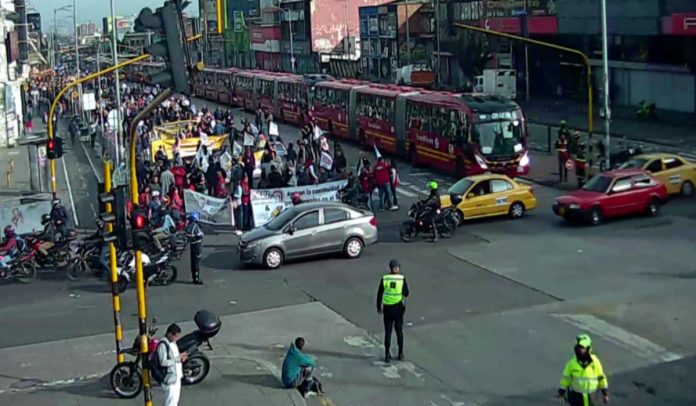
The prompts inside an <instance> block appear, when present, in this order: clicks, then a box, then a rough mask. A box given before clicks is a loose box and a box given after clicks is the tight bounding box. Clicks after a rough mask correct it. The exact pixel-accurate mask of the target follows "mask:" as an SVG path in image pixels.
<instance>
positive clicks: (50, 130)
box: [48, 54, 150, 198]
mask: <svg viewBox="0 0 696 406" xmlns="http://www.w3.org/2000/svg"><path fill="white" fill-rule="evenodd" d="M149 57H150V55H147V54H145V55H140V56H138V57H135V58H133V59H129V60H127V61H124V62H122V63H120V64H118V65H116V66H112V67H109V68H106V69H104V70H100V71H98V72H95V73H92V74H91V75H87V76H85V77H83V78H78V79H77V80H75V81H73V82H70V83H68V84H67V85H66V86H65V87H64V88H62V89H60V91H59V92H58V93H57V94H56V97H55V98H54V99H53V103H51V107H50V109H49V110H48V139H49V140H51V139H53V136H54V134H55V128H54V127H53V114H54V113H55V111H56V107H58V102H59V101H60V99H61V97H63V95H64V94H65V92H67V91H68V90H70V89H72V88H73V87H75V86H77V85H79V84H80V83H84V82H87V81H89V80H94V79H95V78H97V77H99V76H101V75H104V74H107V73H109V72H112V71H114V70H115V69H118V68H123V67H124V66H128V65H130V64H132V63H135V62H140V61H142V60H145V59H147V58H149ZM50 161H51V164H50V172H51V193H53V197H54V198H55V197H56V191H57V185H56V160H55V159H51V160H50Z"/></svg>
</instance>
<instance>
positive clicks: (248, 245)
mask: <svg viewBox="0 0 696 406" xmlns="http://www.w3.org/2000/svg"><path fill="white" fill-rule="evenodd" d="M257 245H259V240H256V241H249V242H247V243H246V244H245V246H244V248H245V249H251V248H256V246H257Z"/></svg>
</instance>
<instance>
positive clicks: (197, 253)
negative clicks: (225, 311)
mask: <svg viewBox="0 0 696 406" xmlns="http://www.w3.org/2000/svg"><path fill="white" fill-rule="evenodd" d="M200 220H201V214H200V213H199V212H197V211H194V212H193V213H191V214H190V215H189V223H188V224H187V225H186V237H188V239H189V245H190V247H191V248H190V249H191V279H192V280H193V284H194V285H202V284H203V281H202V280H201V270H200V266H201V253H202V251H203V250H202V248H201V245H203V235H204V234H203V231H202V230H201V226H200V225H199V224H198V222H199V221H200Z"/></svg>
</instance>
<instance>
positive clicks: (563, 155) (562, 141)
mask: <svg viewBox="0 0 696 406" xmlns="http://www.w3.org/2000/svg"><path fill="white" fill-rule="evenodd" d="M563 123H564V122H562V124H561V128H560V129H559V130H558V139H556V145H555V147H556V154H557V155H558V181H559V182H568V168H567V167H566V162H567V161H568V160H569V159H570V154H569V153H568V134H567V133H568V132H567V131H566V128H565V124H563Z"/></svg>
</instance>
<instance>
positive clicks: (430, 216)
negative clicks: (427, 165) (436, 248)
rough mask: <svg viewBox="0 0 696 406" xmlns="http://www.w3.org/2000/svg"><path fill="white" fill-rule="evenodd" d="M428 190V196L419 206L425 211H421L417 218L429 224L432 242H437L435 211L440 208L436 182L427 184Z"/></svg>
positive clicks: (432, 181)
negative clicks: (431, 229) (431, 231)
mask: <svg viewBox="0 0 696 406" xmlns="http://www.w3.org/2000/svg"><path fill="white" fill-rule="evenodd" d="M428 189H429V190H430V194H429V195H428V197H426V198H425V199H424V200H421V204H422V205H423V207H424V208H425V210H423V211H421V212H420V213H419V216H418V217H419V218H420V219H423V222H425V223H430V225H431V226H432V228H433V241H437V239H438V233H437V227H435V218H436V216H437V211H438V210H440V209H441V208H442V203H441V201H440V190H439V188H438V184H437V182H435V181H434V180H431V181H430V182H428Z"/></svg>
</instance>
